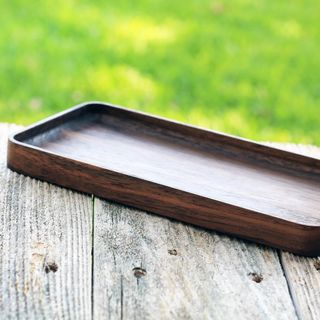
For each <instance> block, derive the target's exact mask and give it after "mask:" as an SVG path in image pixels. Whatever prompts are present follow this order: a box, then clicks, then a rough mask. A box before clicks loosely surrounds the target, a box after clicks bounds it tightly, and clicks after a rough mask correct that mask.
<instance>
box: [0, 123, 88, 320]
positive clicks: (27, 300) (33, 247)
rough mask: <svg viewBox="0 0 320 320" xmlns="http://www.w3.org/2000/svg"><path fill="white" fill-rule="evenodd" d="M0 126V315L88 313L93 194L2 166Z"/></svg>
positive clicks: (3, 129) (2, 131)
mask: <svg viewBox="0 0 320 320" xmlns="http://www.w3.org/2000/svg"><path fill="white" fill-rule="evenodd" d="M14 129H15V128H14V127H13V126H6V125H1V126H0V147H1V149H0V186H1V189H0V319H18V318H19V319H62V318H64V319H89V318H90V317H91V265H92V263H91V248H92V246H91V238H92V237H91V229H92V228H91V226H92V224H91V222H92V199H91V197H90V196H85V195H81V194H79V193H74V192H71V191H69V190H66V189H62V188H59V187H56V186H53V185H50V184H48V183H43V182H39V181H37V180H34V179H30V178H27V177H24V176H22V175H19V174H16V173H14V172H12V171H10V170H8V169H7V168H6V161H5V157H6V152H5V149H6V148H5V145H6V137H7V132H8V131H11V130H14Z"/></svg>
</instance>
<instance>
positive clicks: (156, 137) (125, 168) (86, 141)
mask: <svg viewBox="0 0 320 320" xmlns="http://www.w3.org/2000/svg"><path fill="white" fill-rule="evenodd" d="M23 142H24V143H27V144H30V145H33V146H37V147H40V148H42V149H44V150H48V151H51V152H54V153H57V154H59V155H62V156H64V157H67V158H72V159H75V160H80V161H83V162H86V163H90V164H93V165H96V166H100V167H102V168H106V169H109V170H113V171H117V172H121V173H123V174H126V175H130V176H134V177H138V178H141V179H145V180H148V181H152V182H155V183H158V184H161V185H165V186H168V187H172V188H176V189H180V190H183V191H186V192H190V193H193V194H197V195H201V196H203V197H207V198H211V199H215V200H218V201H221V202H226V203H229V204H232V205H235V206H239V207H243V208H247V209H251V210H253V211H256V212H261V213H264V214H267V215H270V216H274V217H279V218H284V219H287V220H290V221H293V222H297V223H302V224H310V225H320V181H318V180H317V179H310V178H308V177H306V176H304V175H301V176H299V175H293V174H290V172H286V171H283V170H281V169H280V168H279V169H277V168H270V167H265V166H264V165H263V164H261V163H259V161H257V162H256V163H253V162H252V161H250V162H248V161H245V160H243V159H240V158H239V159H237V158H234V157H229V156H228V155H227V154H224V153H223V152H217V150H214V149H212V150H210V149H208V148H203V147H201V145H200V144H197V143H195V141H194V140H192V138H191V137H190V139H188V137H185V138H184V139H180V138H179V137H174V136H172V135H169V134H167V133H166V131H165V130H163V129H160V128H157V127H156V126H150V125H145V124H144V123H143V122H141V123H139V121H137V120H136V119H131V118H130V117H128V118H126V117H123V116H122V115H121V116H120V115H119V116H118V115H117V114H116V113H113V114H109V113H107V112H106V113H103V112H98V113H95V112H87V113H83V114H80V115H78V116H77V117H74V118H73V119H72V118H71V119H69V120H66V121H65V122H63V123H59V124H58V125H56V126H55V127H53V128H51V129H49V130H46V131H44V132H42V133H37V134H36V135H34V136H32V137H31V138H26V139H24V141H23Z"/></svg>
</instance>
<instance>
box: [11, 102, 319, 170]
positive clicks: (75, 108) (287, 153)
mask: <svg viewBox="0 0 320 320" xmlns="http://www.w3.org/2000/svg"><path fill="white" fill-rule="evenodd" d="M97 106H99V107H104V108H105V107H107V108H108V107H110V108H112V109H116V110H120V111H121V110H122V111H126V112H129V113H132V114H138V115H141V116H145V117H149V118H152V119H154V120H161V121H165V122H168V123H171V124H175V125H178V126H182V127H186V128H189V129H193V130H196V131H202V132H205V133H209V134H214V135H215V136H219V137H222V138H227V139H228V140H234V141H238V142H240V143H245V144H247V145H251V146H256V147H259V148H262V149H263V150H265V151H267V150H270V151H271V150H272V151H275V152H276V153H277V154H276V157H279V154H282V155H285V156H290V155H292V156H295V157H296V158H298V159H301V160H305V161H312V162H314V163H316V164H318V165H319V167H320V158H315V157H313V156H308V155H303V154H300V153H297V152H294V151H287V150H283V149H279V148H276V147H272V146H269V145H266V144H264V143H261V142H257V141H254V140H250V139H246V138H243V137H238V136H235V135H232V134H228V133H224V132H220V131H216V130H212V129H207V128H203V127H200V126H195V125H191V124H188V123H184V122H181V121H177V120H172V119H168V118H166V117H161V116H157V115H152V114H149V113H146V112H142V111H138V110H134V109H129V108H126V107H123V106H120V105H115V104H112V103H109V102H102V101H87V102H83V103H80V104H78V105H76V106H73V107H71V108H68V109H66V110H63V111H60V112H58V113H56V114H53V115H51V116H48V117H46V118H44V119H42V120H40V121H37V122H35V123H33V124H31V125H29V126H27V127H26V128H23V129H20V130H18V131H17V132H14V133H12V134H10V135H9V138H8V140H9V141H11V142H13V143H16V144H20V145H24V146H28V147H30V148H34V149H41V150H44V149H42V148H39V147H36V146H33V145H31V144H28V143H24V142H22V141H20V140H19V137H18V136H19V135H21V134H25V133H28V132H29V131H31V130H33V129H35V128H37V127H39V126H42V125H44V124H47V123H50V122H52V121H54V120H57V119H59V118H61V117H64V116H67V115H71V114H72V113H73V112H75V111H78V110H81V109H84V110H86V109H90V108H96V107H97ZM53 153H54V152H53Z"/></svg>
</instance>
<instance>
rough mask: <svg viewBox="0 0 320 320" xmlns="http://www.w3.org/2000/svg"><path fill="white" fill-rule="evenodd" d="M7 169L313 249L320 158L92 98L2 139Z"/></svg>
mask: <svg viewBox="0 0 320 320" xmlns="http://www.w3.org/2000/svg"><path fill="white" fill-rule="evenodd" d="M8 167H9V168H11V169H12V170H14V171H17V172H19V173H23V174H26V175H29V176H32V177H35V178H38V179H41V180H46V181H49V182H52V183H55V184H57V185H61V186H64V187H67V188H71V189H74V190H78V191H82V192H86V193H92V194H94V195H97V196H100V197H103V198H106V199H110V200H113V201H116V202H120V203H123V204H126V205H130V206H133V207H136V208H140V209H143V210H147V211H150V212H153V213H157V214H160V215H163V216H166V217H170V218H174V219H177V220H180V221H184V222H188V223H192V224H195V225H198V226H202V227H205V228H209V229H214V230H217V231H222V232H226V233H229V234H233V235H236V236H239V237H243V238H246V239H250V240H254V241H256V242H259V243H264V244H268V245H271V246H274V247H277V248H282V249H285V250H288V251H292V252H295V253H299V254H302V255H318V254H320V160H319V159H315V158H310V157H306V156H302V155H299V154H295V153H290V152H286V151H283V150H279V149H275V148H271V147H268V146H265V145H262V144H258V143H255V142H252V141H249V140H245V139H240V138H236V137H233V136H229V135H225V134H221V133H217V132H214V131H209V130H204V129H200V128H196V127H193V126H189V125H185V124H181V123H177V122H174V121H169V120H166V119H163V118H159V117H154V116H150V115H147V114H144V113H141V112H136V111H131V110H128V109H124V108H120V107H117V106H114V105H110V104H103V103H99V102H91V103H85V104H82V105H79V106H76V107H74V108H71V109H70V110H67V111H65V112H62V113H60V114H57V115H56V116H53V117H50V118H48V119H45V120H43V121H41V122H39V123H37V124H35V125H33V126H31V127H29V128H27V129H25V130H23V131H21V132H19V133H17V134H14V135H12V136H11V137H10V138H9V144H8Z"/></svg>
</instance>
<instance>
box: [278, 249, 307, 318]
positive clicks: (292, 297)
mask: <svg viewBox="0 0 320 320" xmlns="http://www.w3.org/2000/svg"><path fill="white" fill-rule="evenodd" d="M277 255H278V258H279V263H280V266H281V269H282V273H283V275H284V278H285V280H286V284H287V288H288V291H289V295H290V299H291V301H292V304H293V307H294V311H295V313H296V316H297V319H298V320H302V316H301V314H300V311H299V307H298V305H297V303H296V300H295V298H294V293H293V289H292V285H291V283H290V279H289V277H288V272H287V271H286V267H285V264H284V263H283V260H282V255H281V250H279V249H277Z"/></svg>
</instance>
